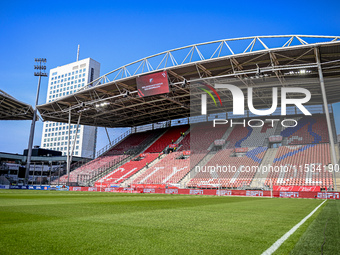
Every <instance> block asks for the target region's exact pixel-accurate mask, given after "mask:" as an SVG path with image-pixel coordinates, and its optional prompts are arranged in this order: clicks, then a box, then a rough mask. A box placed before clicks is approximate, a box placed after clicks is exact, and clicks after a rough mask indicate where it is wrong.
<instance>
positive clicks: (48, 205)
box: [0, 190, 340, 254]
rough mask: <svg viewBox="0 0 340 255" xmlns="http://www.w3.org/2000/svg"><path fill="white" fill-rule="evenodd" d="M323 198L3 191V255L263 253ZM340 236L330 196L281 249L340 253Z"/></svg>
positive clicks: (339, 210)
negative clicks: (329, 199)
mask: <svg viewBox="0 0 340 255" xmlns="http://www.w3.org/2000/svg"><path fill="white" fill-rule="evenodd" d="M321 203H322V200H316V199H279V198H273V199H270V198H252V197H216V196H190V195H162V194H126V193H100V192H93V193H92V192H66V191H60V192H59V191H32V190H0V233H1V234H0V236H1V238H0V254H76V253H78V254H262V253H263V252H264V251H265V250H267V249H268V248H269V247H270V246H271V245H272V244H273V243H275V241H277V240H278V239H279V238H280V237H282V236H283V235H284V234H285V233H286V232H288V231H289V230H290V229H291V228H292V227H294V226H295V225H296V224H297V223H299V222H300V221H301V220H302V219H303V218H304V217H306V216H307V215H308V214H309V213H310V212H311V211H313V210H314V209H315V208H316V207H317V206H318V205H319V204H321ZM339 238H340V203H339V201H327V202H326V203H324V204H323V205H322V206H321V207H320V208H319V209H318V210H317V211H316V213H315V214H314V215H313V216H312V217H311V218H309V219H308V220H307V221H306V222H305V223H304V224H303V225H302V226H301V227H300V228H299V229H298V230H297V231H296V232H295V233H294V234H293V235H292V236H291V237H290V238H289V239H288V240H286V241H285V242H284V243H283V245H281V247H280V248H279V249H278V250H277V251H276V253H275V254H290V253H293V254H320V251H321V249H323V254H339V252H340V247H339V241H338V240H340V239H339ZM324 242H325V244H324V245H323V247H322V248H321V246H322V244H323V243H324Z"/></svg>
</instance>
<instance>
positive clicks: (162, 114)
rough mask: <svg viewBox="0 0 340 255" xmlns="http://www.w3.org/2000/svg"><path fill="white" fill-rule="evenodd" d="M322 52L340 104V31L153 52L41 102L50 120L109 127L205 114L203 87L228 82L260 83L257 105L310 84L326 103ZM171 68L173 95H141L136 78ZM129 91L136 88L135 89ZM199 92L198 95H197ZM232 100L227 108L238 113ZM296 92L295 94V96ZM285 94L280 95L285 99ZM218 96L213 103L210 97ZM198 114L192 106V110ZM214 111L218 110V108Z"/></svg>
mask: <svg viewBox="0 0 340 255" xmlns="http://www.w3.org/2000/svg"><path fill="white" fill-rule="evenodd" d="M317 56H320V63H321V67H322V72H323V75H324V78H325V88H326V94H327V100H328V103H335V102H339V101H340V99H339V96H338V95H339V93H340V86H338V84H339V80H340V79H339V78H340V77H339V76H340V36H307V35H283V36H256V37H245V38H236V39H225V40H219V41H213V42H207V43H201V44H194V45H190V46H186V47H182V48H178V49H174V50H170V51H165V52H162V53H159V54H155V55H153V56H150V57H146V58H143V59H140V60H138V61H135V62H133V63H130V64H128V65H125V66H123V67H120V68H118V69H115V70H113V71H111V72H109V73H107V74H105V75H103V76H101V77H99V78H98V79H96V80H95V81H93V82H91V83H89V84H87V85H86V86H85V87H84V88H82V89H81V90H79V91H77V92H76V93H74V94H72V95H69V96H65V97H62V98H59V99H58V100H56V101H53V102H50V103H47V104H43V105H40V106H38V109H39V112H40V114H41V116H42V118H43V119H44V121H57V122H68V117H69V111H71V119H72V120H71V122H72V123H76V122H77V119H78V116H79V114H80V113H82V116H81V121H80V124H84V125H93V126H102V127H129V126H139V125H144V124H150V123H156V122H161V121H166V120H172V119H178V118H185V117H189V116H193V114H194V115H195V114H196V115H200V108H199V107H200V106H199V103H200V101H199V97H198V96H197V95H198V94H197V93H199V92H198V91H197V92H196V90H195V87H197V86H200V84H201V83H202V82H205V83H208V84H214V83H228V84H233V85H236V86H238V87H240V88H241V89H246V88H247V87H253V88H254V91H255V93H254V98H253V101H254V107H255V108H257V109H260V108H267V107H270V105H271V97H272V90H271V88H272V87H273V86H274V87H289V86H292V87H305V88H308V90H309V91H310V92H311V94H312V98H311V100H310V101H309V104H311V105H317V104H322V96H321V89H320V82H319V74H318V64H317ZM160 71H167V73H168V79H169V84H170V93H168V94H159V95H153V96H148V97H142V98H140V97H139V96H138V92H137V85H136V78H137V77H139V76H143V75H146V74H151V73H155V72H160ZM127 91H128V92H129V93H128V94H127ZM195 93H196V94H197V95H195ZM222 94H225V95H226V98H228V100H227V101H226V102H225V104H224V105H227V106H228V107H224V108H223V109H219V111H220V112H221V111H230V110H231V106H232V102H231V100H232V99H231V97H230V94H229V92H228V91H224V92H222ZM291 96H292V97H294V96H295V95H291ZM279 97H280V96H279ZM210 101H211V100H210ZM196 104H197V111H194V112H193V111H191V115H190V108H191V110H192V109H195V107H193V106H195V105H196ZM209 104H211V105H213V102H209V101H208V113H212V112H213V110H209V109H213V107H210V108H209Z"/></svg>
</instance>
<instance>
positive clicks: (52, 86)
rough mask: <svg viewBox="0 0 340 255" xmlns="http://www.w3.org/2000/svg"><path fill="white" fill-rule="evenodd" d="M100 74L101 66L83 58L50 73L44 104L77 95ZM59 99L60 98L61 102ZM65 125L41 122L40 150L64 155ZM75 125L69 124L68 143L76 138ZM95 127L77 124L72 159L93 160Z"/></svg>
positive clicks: (65, 143) (66, 134) (66, 128)
mask: <svg viewBox="0 0 340 255" xmlns="http://www.w3.org/2000/svg"><path fill="white" fill-rule="evenodd" d="M99 75H100V63H98V62H97V61H95V60H93V59H91V58H86V59H83V60H80V61H77V62H73V63H70V64H67V65H63V66H58V67H56V68H53V69H51V70H50V75H49V81H48V89H47V97H46V103H50V102H53V101H55V100H59V99H61V98H63V97H67V96H68V95H72V94H74V93H76V92H77V91H78V90H79V89H80V88H82V87H84V86H85V85H87V84H88V83H90V82H92V81H94V80H95V79H97V78H98V77H99ZM61 100H62V99H61ZM68 132H69V131H68V125H67V124H66V123H60V122H53V121H47V122H45V123H44V127H43V132H42V139H41V147H42V148H46V149H51V150H56V151H61V152H62V153H63V155H66V154H67V144H68ZM75 133H76V125H71V129H70V136H71V137H70V144H71V145H72V144H73V142H74V140H75V136H76V134H75ZM96 135H97V130H96V127H90V126H85V125H80V126H79V129H78V133H77V138H76V145H75V148H74V151H73V155H74V156H79V157H86V158H93V157H94V155H95V151H96Z"/></svg>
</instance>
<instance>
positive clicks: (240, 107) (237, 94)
mask: <svg viewBox="0 0 340 255" xmlns="http://www.w3.org/2000/svg"><path fill="white" fill-rule="evenodd" d="M204 86H205V87H206V88H208V89H210V90H211V91H212V92H213V93H214V94H215V95H216V97H217V98H218V100H219V102H220V105H221V106H223V104H222V100H221V97H220V95H219V94H218V92H217V91H216V89H228V90H229V91H230V92H231V94H232V99H233V115H240V116H244V115H245V110H244V105H245V95H244V94H243V91H242V90H241V89H240V88H239V87H237V86H235V85H231V84H215V85H214V87H215V88H214V87H212V86H211V85H208V84H204ZM199 89H201V90H202V91H203V92H205V93H203V94H201V114H202V115H206V114H207V94H208V95H209V96H210V97H211V98H212V99H213V101H214V103H215V106H216V107H217V103H216V100H215V98H214V96H213V95H212V94H211V92H210V91H209V90H207V89H205V88H199ZM280 92H281V105H280V106H281V116H286V115H287V107H288V106H295V107H296V108H297V109H299V110H300V111H301V112H302V113H303V114H304V115H309V116H310V115H312V114H311V113H310V112H309V111H308V110H307V109H306V107H305V106H304V105H303V104H306V103H308V102H309V100H310V99H311V93H310V91H309V90H307V89H305V88H297V87H282V88H281V91H280ZM290 93H294V94H295V95H297V94H299V95H302V96H304V97H302V98H289V97H288V94H290ZM247 105H248V109H249V111H250V112H251V113H252V114H254V115H256V116H269V115H271V114H273V113H274V112H275V111H276V109H277V107H278V88H277V87H273V88H272V105H271V107H270V108H269V109H261V110H258V109H255V107H254V103H253V88H251V87H249V88H247ZM278 121H280V119H274V118H270V119H269V118H268V119H265V120H263V119H250V120H248V121H246V120H245V119H244V120H243V121H242V122H236V121H233V120H232V119H231V120H227V119H214V120H213V126H214V127H215V126H216V125H223V124H227V123H229V124H230V126H233V125H236V124H242V125H243V126H244V127H245V126H249V127H262V126H263V125H264V123H265V122H271V126H272V127H273V126H274V123H275V122H278ZM297 124H298V123H297V121H296V120H295V119H283V120H281V125H282V126H283V127H295V126H297Z"/></svg>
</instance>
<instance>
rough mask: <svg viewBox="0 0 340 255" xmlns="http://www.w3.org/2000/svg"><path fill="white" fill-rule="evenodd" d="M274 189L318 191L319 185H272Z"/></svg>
mask: <svg viewBox="0 0 340 255" xmlns="http://www.w3.org/2000/svg"><path fill="white" fill-rule="evenodd" d="M273 190H274V191H304V192H310V191H317V192H320V190H321V189H320V186H275V185H274V186H273Z"/></svg>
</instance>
